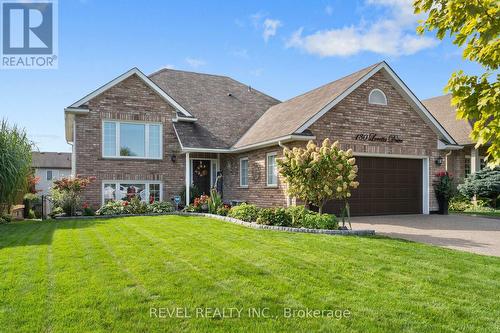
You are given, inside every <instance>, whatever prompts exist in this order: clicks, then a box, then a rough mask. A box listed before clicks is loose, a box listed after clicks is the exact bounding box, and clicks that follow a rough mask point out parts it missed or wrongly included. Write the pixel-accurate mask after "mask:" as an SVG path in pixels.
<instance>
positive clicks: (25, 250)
mask: <svg viewBox="0 0 500 333" xmlns="http://www.w3.org/2000/svg"><path fill="white" fill-rule="evenodd" d="M499 295H500V258H494V257H486V256H479V255H474V254H469V253H463V252H458V251H453V250H447V249H442V248H438V247H431V246H427V245H423V244H417V243H411V242H406V241H400V240H393V239H388V238H378V237H339V236H327V235H310V234H291V233H282V232H275V231H269V230H253V229H247V228H244V227H241V226H238V225H233V224H228V223H224V222H221V221H217V220H211V219H206V218H198V217H181V216H163V217H129V218H118V219H107V220H104V219H103V220H100V219H95V220H62V221H57V222H18V223H11V224H8V225H0V331H1V332H17V331H19V332H109V331H113V332H156V331H171V332H180V331H204V332H207V331H219V332H234V331H241V332H274V331H283V332H297V331H302V332H311V331H332V332H458V331H459V332H488V333H491V332H495V331H497V332H498V331H499V327H500V320H499V318H500V297H499ZM151 308H153V309H156V311H159V310H158V309H159V308H163V309H164V310H162V311H166V309H169V311H170V309H175V308H187V315H190V316H191V318H182V317H174V318H170V317H168V315H166V318H156V316H155V315H153V316H151ZM197 308H201V309H205V308H210V309H214V308H218V309H222V308H238V309H243V310H242V312H241V315H240V316H238V315H236V313H233V314H232V316H228V317H225V318H221V317H218V316H215V317H212V318H205V317H200V316H199V315H198V317H197V313H196V311H197V310H196V309H197ZM251 308H257V309H258V310H260V311H261V313H263V314H264V315H265V317H260V318H259V317H255V316H249V315H248V309H251ZM285 308H292V309H295V310H299V309H307V308H309V309H318V310H349V312H350V316H349V317H348V318H342V319H336V318H331V317H328V316H323V317H320V318H303V316H298V317H293V318H287V317H286V316H284V311H285V310H284V309H285ZM153 311H154V310H153ZM198 311H199V310H198ZM207 311H210V310H207ZM211 311H214V310H211ZM153 313H154V312H153ZM157 313H159V312H157ZM163 314H164V315H165V313H163ZM179 314H180V315H183V312H181V313H179ZM226 315H229V314H228V313H226Z"/></svg>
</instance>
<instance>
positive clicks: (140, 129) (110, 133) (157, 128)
mask: <svg viewBox="0 0 500 333" xmlns="http://www.w3.org/2000/svg"><path fill="white" fill-rule="evenodd" d="M161 154H162V143H161V125H160V124H146V123H137V122H118V121H105V122H104V123H103V156H104V157H126V158H128V157H130V158H153V159H160V158H161Z"/></svg>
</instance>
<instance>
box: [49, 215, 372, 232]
mask: <svg viewBox="0 0 500 333" xmlns="http://www.w3.org/2000/svg"><path fill="white" fill-rule="evenodd" d="M162 215H179V216H203V217H209V218H214V219H217V220H220V221H224V222H230V223H234V224H239V225H242V226H244V227H247V228H253V229H267V230H276V231H285V232H299V233H307V234H325V235H341V236H372V235H375V230H370V229H363V230H329V229H309V228H292V227H280V226H276V225H264V224H258V223H255V222H245V221H242V220H238V219H235V218H233V217H229V216H221V215H215V214H208V213H188V212H172V213H160V214H121V215H96V216H71V217H56V219H57V220H70V219H95V218H100V219H106V218H108V219H109V218H117V217H130V216H162Z"/></svg>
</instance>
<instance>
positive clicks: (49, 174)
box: [46, 170, 53, 180]
mask: <svg viewBox="0 0 500 333" xmlns="http://www.w3.org/2000/svg"><path fill="white" fill-rule="evenodd" d="M52 177H53V175H52V170H47V177H46V178H47V180H52Z"/></svg>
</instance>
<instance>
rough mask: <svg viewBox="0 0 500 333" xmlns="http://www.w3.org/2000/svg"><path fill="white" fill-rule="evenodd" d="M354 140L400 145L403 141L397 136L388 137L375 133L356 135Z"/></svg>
mask: <svg viewBox="0 0 500 333" xmlns="http://www.w3.org/2000/svg"><path fill="white" fill-rule="evenodd" d="M354 140H358V141H374V142H389V143H402V142H403V139H401V138H400V137H399V136H397V135H394V134H391V135H388V136H382V135H378V134H375V133H360V134H356V136H355V137H354Z"/></svg>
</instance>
